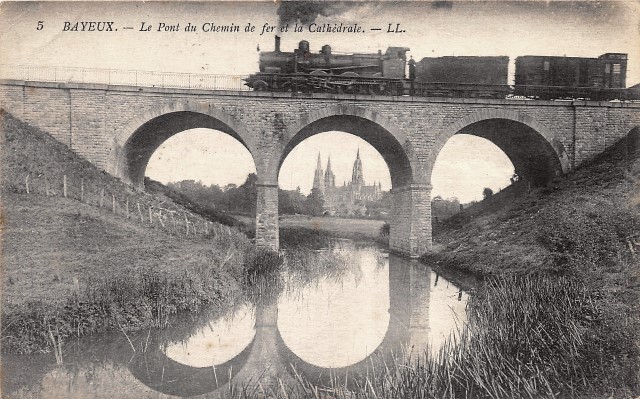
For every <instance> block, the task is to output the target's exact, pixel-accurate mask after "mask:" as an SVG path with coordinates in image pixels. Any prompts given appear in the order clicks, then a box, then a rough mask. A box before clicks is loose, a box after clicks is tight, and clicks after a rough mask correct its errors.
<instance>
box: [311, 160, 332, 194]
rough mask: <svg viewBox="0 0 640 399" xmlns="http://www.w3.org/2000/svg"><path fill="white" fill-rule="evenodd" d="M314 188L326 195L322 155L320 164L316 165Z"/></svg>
mask: <svg viewBox="0 0 640 399" xmlns="http://www.w3.org/2000/svg"><path fill="white" fill-rule="evenodd" d="M332 174H333V173H332ZM313 188H317V189H319V190H320V192H321V193H322V194H324V174H323V173H322V162H321V161H320V153H318V164H317V165H316V173H315V175H314V176H313Z"/></svg>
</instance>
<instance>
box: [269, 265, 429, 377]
mask: <svg viewBox="0 0 640 399" xmlns="http://www.w3.org/2000/svg"><path fill="white" fill-rule="evenodd" d="M414 267H415V261H414V262H412V261H410V260H408V259H403V258H400V257H396V256H393V255H390V256H389V285H390V287H389V302H390V303H389V313H390V318H389V324H388V326H387V330H386V333H385V336H384V338H383V339H382V342H381V343H380V344H379V345H378V347H377V348H376V349H375V350H373V351H372V352H371V353H370V354H369V355H367V356H366V357H365V358H364V359H362V360H360V361H358V362H357V363H355V364H352V365H349V366H345V367H334V368H328V367H321V366H316V365H314V364H311V363H309V362H307V361H305V360H303V359H301V358H300V357H299V356H297V355H296V354H295V353H293V352H292V351H291V350H290V349H289V348H288V347H287V344H286V342H285V341H284V340H283V338H282V336H281V335H280V332H279V330H278V335H277V339H278V344H277V347H278V348H279V349H280V351H279V354H278V355H279V357H280V359H281V362H283V363H284V364H286V365H287V367H288V369H289V373H290V374H292V375H296V374H295V373H300V374H302V375H304V376H305V379H307V380H308V381H310V382H311V383H312V384H315V385H318V386H331V385H332V377H333V378H334V379H335V378H336V377H338V378H344V377H345V376H349V377H352V376H357V375H365V374H366V373H367V371H368V370H371V366H372V362H374V363H375V364H376V365H377V364H387V365H389V366H391V365H393V364H395V363H396V362H395V359H394V357H400V358H401V357H402V353H403V350H406V349H411V348H408V347H410V346H411V345H412V344H413V343H414V340H416V341H419V342H418V343H422V342H423V341H426V337H419V336H418V335H420V334H428V329H423V328H421V327H423V326H424V325H425V324H428V311H429V303H428V302H429V289H430V286H429V282H428V281H427V282H426V284H424V281H422V280H430V277H429V276H430V273H431V271H430V269H428V268H425V269H423V274H422V275H421V274H420V273H418V274H416V272H415V270H413V269H414ZM416 278H418V279H421V281H415V280H416ZM416 299H418V300H423V301H426V304H420V305H421V306H418V307H414V305H415V304H414V303H413V302H414V300H416ZM424 305H426V306H424ZM425 312H426V313H425ZM416 327H418V328H416ZM420 329H422V331H417V330H420ZM378 362H380V363H378ZM341 383H346V387H347V389H353V388H355V385H354V384H355V379H353V378H349V379H348V380H347V381H341Z"/></svg>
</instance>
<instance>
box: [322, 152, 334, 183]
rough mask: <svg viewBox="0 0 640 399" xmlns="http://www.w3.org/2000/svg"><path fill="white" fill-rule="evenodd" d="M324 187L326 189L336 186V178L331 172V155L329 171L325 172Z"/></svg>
mask: <svg viewBox="0 0 640 399" xmlns="http://www.w3.org/2000/svg"><path fill="white" fill-rule="evenodd" d="M324 186H325V188H329V187H335V186H336V176H335V175H334V174H333V171H332V170H331V155H329V158H328V160H327V170H326V171H325V172H324Z"/></svg>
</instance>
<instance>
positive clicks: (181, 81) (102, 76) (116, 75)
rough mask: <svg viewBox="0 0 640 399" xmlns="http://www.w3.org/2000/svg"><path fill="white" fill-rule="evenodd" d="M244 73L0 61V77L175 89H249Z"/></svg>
mask: <svg viewBox="0 0 640 399" xmlns="http://www.w3.org/2000/svg"><path fill="white" fill-rule="evenodd" d="M245 77H246V76H243V75H218V74H195V73H182V72H155V71H138V70H121V69H98V68H78V67H55V66H29V65H6V64H0V78H1V79H15V80H24V81H39V82H60V83H93V84H106V85H114V86H145V87H162V88H178V89H206V90H239V91H247V90H250V89H249V88H248V87H247V86H245V85H244V82H243V78H245Z"/></svg>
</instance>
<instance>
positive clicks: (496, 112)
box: [427, 109, 571, 185]
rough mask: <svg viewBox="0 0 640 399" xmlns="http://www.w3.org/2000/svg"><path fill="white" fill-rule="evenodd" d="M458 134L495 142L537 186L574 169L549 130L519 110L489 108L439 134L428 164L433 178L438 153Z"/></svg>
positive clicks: (428, 173) (429, 174)
mask: <svg viewBox="0 0 640 399" xmlns="http://www.w3.org/2000/svg"><path fill="white" fill-rule="evenodd" d="M514 133H515V134H514ZM456 134H471V135H475V136H479V137H482V138H485V139H487V140H489V141H491V142H493V143H494V144H496V145H497V146H498V147H499V148H500V149H501V150H502V151H504V153H505V154H506V155H507V156H508V157H509V159H510V160H511V162H512V163H513V165H514V167H515V169H516V173H518V174H519V175H520V176H523V177H525V178H528V179H529V180H530V181H531V182H532V183H534V184H537V185H540V184H544V183H546V181H548V180H549V179H551V178H553V177H554V176H556V175H559V174H562V173H567V172H568V171H569V170H570V169H571V159H570V156H569V153H568V152H567V149H566V148H565V147H564V145H563V144H562V142H560V141H559V140H558V139H557V138H556V137H555V135H554V134H553V133H552V132H551V130H550V129H549V128H547V127H546V126H544V125H543V124H541V123H539V122H537V121H536V120H534V119H533V118H531V117H530V116H529V115H526V114H523V113H521V112H518V111H515V110H509V109H487V110H481V111H479V112H476V113H473V114H471V115H468V116H466V117H464V118H461V119H459V120H457V121H456V122H454V123H452V124H450V125H449V126H447V127H445V129H444V130H443V131H442V132H441V133H440V134H439V135H438V137H437V138H436V140H435V142H434V145H433V148H432V150H431V153H430V155H429V159H428V162H427V168H428V170H427V176H428V177H429V179H431V173H432V171H433V166H434V165H435V161H436V158H437V157H438V154H439V153H440V151H441V150H442V148H443V147H444V145H445V144H446V142H447V141H448V140H449V139H450V138H451V137H453V136H454V135H456Z"/></svg>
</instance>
